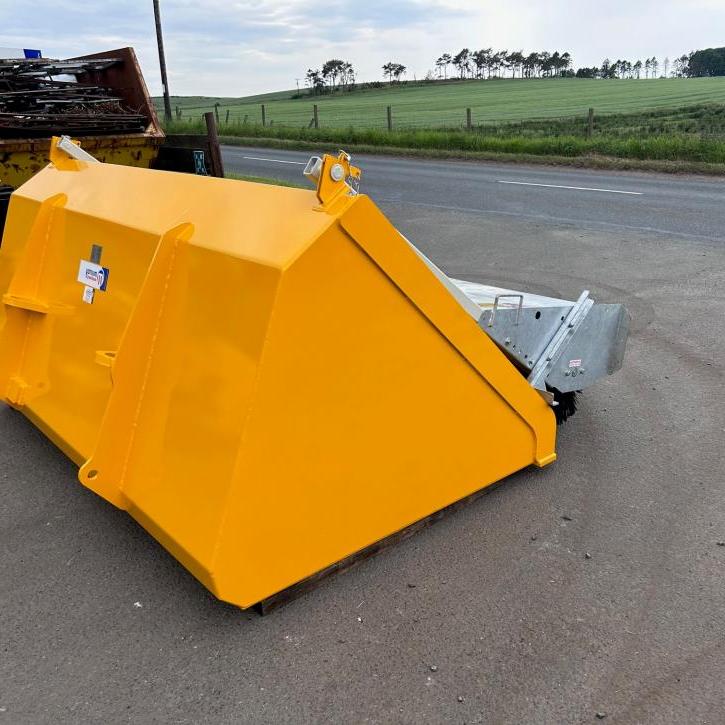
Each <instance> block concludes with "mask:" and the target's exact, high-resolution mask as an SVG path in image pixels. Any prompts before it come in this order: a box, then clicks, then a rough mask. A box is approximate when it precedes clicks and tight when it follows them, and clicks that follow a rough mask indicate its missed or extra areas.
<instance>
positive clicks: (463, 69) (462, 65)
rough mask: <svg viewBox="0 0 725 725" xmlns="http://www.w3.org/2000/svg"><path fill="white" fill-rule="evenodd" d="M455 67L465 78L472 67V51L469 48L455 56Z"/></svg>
mask: <svg viewBox="0 0 725 725" xmlns="http://www.w3.org/2000/svg"><path fill="white" fill-rule="evenodd" d="M453 65H454V66H456V68H458V73H459V75H460V77H461V78H465V77H466V74H467V73H468V71H469V70H470V67H471V51H470V50H468V48H463V50H461V51H460V53H458V54H457V55H456V56H454V58H453Z"/></svg>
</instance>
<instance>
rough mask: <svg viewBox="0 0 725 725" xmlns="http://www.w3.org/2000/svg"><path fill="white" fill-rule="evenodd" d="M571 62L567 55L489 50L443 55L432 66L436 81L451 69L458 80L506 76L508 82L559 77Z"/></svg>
mask: <svg viewBox="0 0 725 725" xmlns="http://www.w3.org/2000/svg"><path fill="white" fill-rule="evenodd" d="M571 64H572V58H571V54H570V53H568V52H564V53H560V52H559V51H554V52H553V53H549V52H548V51H546V50H544V51H541V52H534V53H527V54H524V52H523V51H522V50H515V51H512V52H509V51H507V50H497V51H494V50H493V48H482V49H481V50H469V49H468V48H463V49H462V50H460V51H459V52H458V53H455V54H451V53H443V55H441V56H440V57H439V58H438V59H437V60H436V62H435V67H436V72H437V76H438V78H439V79H440V78H443V79H444V80H445V79H447V78H448V68H449V66H451V65H452V66H453V67H454V68H455V69H456V71H457V74H458V77H459V78H461V79H464V78H499V77H503V76H505V75H506V73H507V72H510V74H511V77H512V78H516V77H517V73H518V77H519V78H545V77H551V76H561V75H564V74H566V72H567V71H568V70H569V69H570V68H571ZM429 75H430V74H429Z"/></svg>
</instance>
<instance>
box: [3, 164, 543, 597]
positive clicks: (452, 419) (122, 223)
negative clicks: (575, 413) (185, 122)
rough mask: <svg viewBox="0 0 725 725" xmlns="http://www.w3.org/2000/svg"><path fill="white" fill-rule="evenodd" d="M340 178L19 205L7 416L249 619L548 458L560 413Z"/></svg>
mask: <svg viewBox="0 0 725 725" xmlns="http://www.w3.org/2000/svg"><path fill="white" fill-rule="evenodd" d="M335 161H336V160H335V159H331V158H329V157H326V159H325V164H324V167H323V169H322V176H321V182H320V186H319V188H318V192H317V194H316V193H315V192H314V191H303V190H297V189H287V188H281V187H274V186H266V185H259V184H252V183H248V182H241V181H233V180H224V179H213V178H207V177H198V176H192V175H185V174H175V173H170V172H162V171H149V170H143V169H136V168H126V167H122V166H114V165H108V164H91V163H85V162H79V161H73V162H70V161H69V162H68V163H62V162H60V161H58V163H57V166H54V165H50V166H48V167H47V168H46V169H44V170H43V171H41V172H40V173H39V174H37V175H36V176H35V177H34V178H33V179H31V180H30V181H29V182H28V183H26V184H25V185H24V186H23V187H21V188H20V189H19V190H18V191H16V192H15V194H14V195H13V197H12V199H11V202H10V209H9V214H8V220H7V225H6V228H5V235H4V239H3V243H2V248H1V250H0V291H1V292H2V294H3V298H2V300H3V312H2V313H1V314H2V319H1V320H0V325H1V326H2V327H1V329H0V393H1V395H2V398H3V399H4V400H5V401H7V402H8V403H9V404H10V405H12V406H14V407H16V408H18V409H19V410H21V411H22V412H23V413H24V414H25V415H26V416H28V418H30V419H31V420H32V421H34V422H35V423H36V424H37V425H38V426H39V427H40V428H41V429H42V430H43V431H44V432H45V433H46V434H47V435H48V436H49V437H50V438H51V439H52V440H53V441H55V442H56V443H57V445H58V446H60V447H61V448H62V449H63V450H64V451H65V452H66V453H67V454H68V455H69V456H70V457H71V458H72V459H73V460H74V461H75V462H76V463H78V464H79V465H80V466H81V468H80V472H79V477H80V480H81V482H82V483H83V484H84V485H86V486H88V487H89V488H91V489H92V490H94V491H96V492H97V493H98V494H100V495H101V496H103V497H104V498H106V499H107V500H108V501H110V502H112V503H113V504H115V505H116V506H119V507H121V508H124V509H126V510H127V511H128V512H129V513H130V514H131V515H132V516H134V517H135V518H136V519H137V520H138V521H139V522H140V523H141V524H142V525H143V526H144V527H145V528H146V529H147V530H148V531H149V532H150V533H151V534H152V535H154V536H155V537H156V538H157V539H158V540H159V541H160V542H161V543H162V544H163V545H164V546H165V547H166V548H167V549H168V550H169V551H171V552H172V554H174V555H175V556H176V557H177V558H178V559H179V560H180V561H181V562H182V563H183V564H184V565H185V566H186V567H188V569H189V570H190V571H191V572H193V574H194V575H195V576H197V577H198V578H199V579H200V580H201V581H202V582H203V583H204V584H205V585H206V586H207V587H208V588H209V589H210V590H212V591H213V592H214V593H215V594H216V595H217V596H218V597H220V598H221V599H224V600H226V601H229V602H232V603H234V604H237V605H239V606H242V607H247V606H250V605H252V604H254V603H256V602H258V601H260V600H262V599H263V598H265V597H267V596H270V595H272V594H274V593H276V592H278V591H280V590H282V589H284V588H286V587H288V586H290V585H292V584H294V583H296V582H298V581H300V580H302V579H304V578H306V577H308V576H310V575H312V574H314V573H316V572H317V571H320V570H321V569H323V568H325V567H326V566H328V565H330V564H332V563H334V562H336V561H338V560H340V559H341V558H343V557H345V556H347V555H350V554H352V553H354V552H356V551H358V550H360V549H362V548H364V547H366V546H368V545H369V544H371V543H374V542H375V541H378V540H380V539H381V538H383V537H385V536H387V535H389V534H391V533H394V532H395V531H398V530H400V529H401V528H403V527H405V526H407V525H409V524H411V523H413V522H415V521H417V520H419V519H421V518H423V517H425V516H427V515H429V514H431V513H433V512H435V511H437V510H439V509H441V508H442V507H444V506H446V505H448V504H450V503H452V502H454V501H456V500H458V499H460V498H462V497H464V496H466V495H468V494H470V493H472V492H474V491H476V490H478V489H480V488H482V487H484V486H487V485H489V484H491V483H493V482H495V481H497V480H500V479H501V478H503V477H505V476H507V475H509V474H510V473H512V472H514V471H516V470H519V469H521V468H523V467H525V466H528V465H530V464H532V463H533V464H538V465H545V464H547V463H549V462H551V461H552V460H554V458H555V453H554V443H555V423H554V416H553V414H552V412H551V410H550V408H549V407H548V406H547V405H546V403H545V401H544V400H543V399H542V398H541V396H540V395H539V394H538V393H537V392H536V391H535V390H533V389H532V388H531V387H530V386H529V385H528V383H527V382H526V380H525V379H524V378H523V377H522V376H521V374H520V373H519V372H518V371H517V370H516V369H515V368H514V367H513V366H512V365H511V364H510V363H509V362H508V361H507V360H506V358H505V357H504V355H503V354H502V353H501V352H500V351H499V350H498V349H497V348H496V346H495V345H494V343H493V342H492V341H491V340H489V338H488V337H487V336H486V335H485V334H484V333H483V332H482V331H481V329H480V328H479V327H478V326H477V325H476V323H475V322H474V320H473V319H472V318H471V317H470V316H469V315H468V314H467V313H466V312H465V311H464V310H463V309H462V308H461V307H460V306H459V304H458V302H457V301H456V300H454V299H453V297H452V296H451V295H450V294H449V293H448V291H447V290H446V289H445V287H444V286H443V285H442V284H441V283H440V282H439V281H438V279H436V277H435V276H434V275H433V274H432V273H431V272H430V270H429V269H428V267H427V266H426V265H425V263H424V262H423V261H422V260H421V259H420V258H419V257H418V255H417V254H416V253H415V252H414V250H413V249H412V248H411V247H410V246H409V245H408V243H407V242H406V241H405V240H404V239H403V237H401V235H400V234H399V233H398V232H397V231H396V230H395V229H394V228H393V226H392V225H391V224H390V222H389V221H388V220H387V219H386V218H385V217H384V216H383V214H382V213H381V212H380V211H379V210H378V209H377V207H376V206H375V205H374V204H373V202H372V201H371V200H370V199H369V198H367V197H366V196H364V195H357V196H355V195H351V194H349V193H348V187H347V186H346V185H345V183H344V181H340V182H333V181H332V179H331V178H330V176H329V173H328V172H329V170H330V168H331V164H332V163H333V162H335ZM352 171H354V170H350V171H348V173H352ZM93 245H96V246H97V247H100V248H101V249H100V262H99V265H100V266H102V267H104V268H106V269H107V274H108V276H107V285H106V288H105V290H104V291H101V290H96V291H95V292H94V297H93V302H92V303H91V304H89V303H87V302H84V301H83V299H82V298H83V295H84V284H82V283H81V282H79V281H78V276H79V265H80V263H81V261H83V260H85V261H93V260H92V259H91V255H92V251H91V250H92V248H93ZM98 251H99V250H98V249H96V254H97V253H98ZM28 465H29V466H32V461H29V462H28Z"/></svg>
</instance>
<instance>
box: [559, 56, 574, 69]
mask: <svg viewBox="0 0 725 725" xmlns="http://www.w3.org/2000/svg"><path fill="white" fill-rule="evenodd" d="M571 65H572V58H571V54H570V53H562V54H561V56H560V66H559V67H560V72H563V73H566V72H567V71H568V70H569V69H570V68H571Z"/></svg>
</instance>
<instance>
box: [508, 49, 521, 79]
mask: <svg viewBox="0 0 725 725" xmlns="http://www.w3.org/2000/svg"><path fill="white" fill-rule="evenodd" d="M523 63H524V54H523V51H521V50H515V51H513V53H509V54H508V55H507V56H506V64H507V65H508V67H509V68H511V77H512V78H516V71H517V70H520V71H521V75H522V76H523V74H524V71H523Z"/></svg>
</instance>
